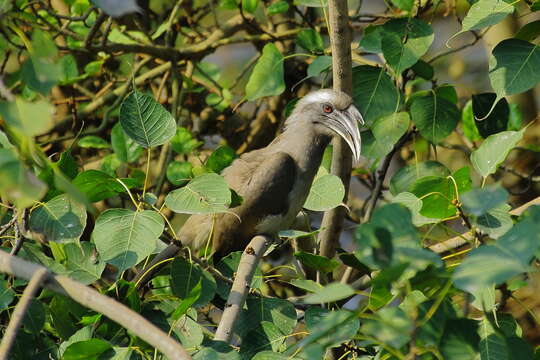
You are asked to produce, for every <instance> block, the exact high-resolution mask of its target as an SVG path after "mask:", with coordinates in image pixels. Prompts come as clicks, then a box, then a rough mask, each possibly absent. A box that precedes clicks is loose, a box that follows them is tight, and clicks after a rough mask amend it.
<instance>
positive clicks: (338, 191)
mask: <svg viewBox="0 0 540 360" xmlns="http://www.w3.org/2000/svg"><path fill="white" fill-rule="evenodd" d="M344 196H345V187H344V186H343V183H342V182H341V179H340V178H339V177H337V176H336V175H332V174H327V175H323V176H321V177H319V178H317V179H315V181H314V182H313V185H311V189H310V190H309V195H308V197H307V199H306V202H305V203H304V208H306V209H308V210H313V211H326V210H329V209H333V208H335V207H336V206H338V205H339V204H341V202H342V201H343V197H344Z"/></svg>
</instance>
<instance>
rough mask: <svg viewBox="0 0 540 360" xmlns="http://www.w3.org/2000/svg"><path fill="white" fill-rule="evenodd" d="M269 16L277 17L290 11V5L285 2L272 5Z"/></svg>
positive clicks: (281, 1) (269, 8) (281, 0)
mask: <svg viewBox="0 0 540 360" xmlns="http://www.w3.org/2000/svg"><path fill="white" fill-rule="evenodd" d="M267 10H268V15H270V16H272V15H276V14H281V13H284V12H285V11H287V10H289V3H288V2H286V1H283V0H280V1H276V2H275V3H273V4H272V5H270V6H269V7H268V8H267Z"/></svg>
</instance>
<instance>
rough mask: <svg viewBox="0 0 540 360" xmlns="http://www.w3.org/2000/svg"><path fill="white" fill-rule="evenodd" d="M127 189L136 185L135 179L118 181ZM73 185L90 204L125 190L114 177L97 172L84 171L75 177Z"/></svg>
mask: <svg viewBox="0 0 540 360" xmlns="http://www.w3.org/2000/svg"><path fill="white" fill-rule="evenodd" d="M120 180H121V181H122V182H123V183H124V184H125V185H126V186H127V187H128V188H133V187H135V186H137V185H138V181H137V180H135V179H130V178H127V179H120ZM73 185H74V186H75V187H77V188H78V189H79V190H80V191H81V192H82V193H84V194H85V195H86V197H87V198H88V200H90V201H91V202H96V201H101V200H104V199H108V198H110V197H113V196H116V195H118V194H120V193H123V192H126V189H125V188H124V187H123V186H122V184H120V183H119V182H118V181H117V180H116V179H115V178H114V177H112V176H110V175H109V174H106V173H104V172H103V171H99V170H86V171H83V172H81V173H79V174H78V175H77V177H76V178H75V179H74V180H73Z"/></svg>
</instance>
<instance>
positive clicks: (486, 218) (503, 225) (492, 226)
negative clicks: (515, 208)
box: [473, 204, 514, 239]
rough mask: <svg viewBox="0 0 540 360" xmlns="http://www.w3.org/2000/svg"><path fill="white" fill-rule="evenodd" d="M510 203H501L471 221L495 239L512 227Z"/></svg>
mask: <svg viewBox="0 0 540 360" xmlns="http://www.w3.org/2000/svg"><path fill="white" fill-rule="evenodd" d="M510 209H511V207H510V205H508V204H502V205H499V206H497V207H495V208H493V209H491V210H489V211H488V212H487V213H486V214H484V215H481V216H479V217H477V218H474V219H473V223H474V224H475V225H476V226H477V227H478V229H480V231H481V232H483V233H485V234H487V235H489V236H490V237H492V238H494V239H496V238H498V237H500V236H501V235H503V234H505V233H506V232H507V231H508V230H510V229H511V228H512V226H513V225H514V222H513V221H512V216H511V215H510Z"/></svg>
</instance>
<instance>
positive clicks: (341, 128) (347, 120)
mask: <svg viewBox="0 0 540 360" xmlns="http://www.w3.org/2000/svg"><path fill="white" fill-rule="evenodd" d="M328 118H329V119H331V120H333V121H328V122H327V123H326V124H327V125H328V127H329V128H330V129H332V130H333V131H335V132H336V133H337V134H338V135H339V136H341V137H342V138H343V140H345V142H346V143H347V145H349V147H350V148H351V152H352V155H353V164H356V163H358V162H359V160H360V148H361V140H360V129H359V128H358V123H360V125H364V119H363V118H362V115H361V114H360V112H359V111H358V109H357V108H356V107H355V106H354V105H351V106H349V107H348V108H347V109H346V110H343V111H339V110H338V111H334V112H333V113H332V115H331V116H329V117H328Z"/></svg>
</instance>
